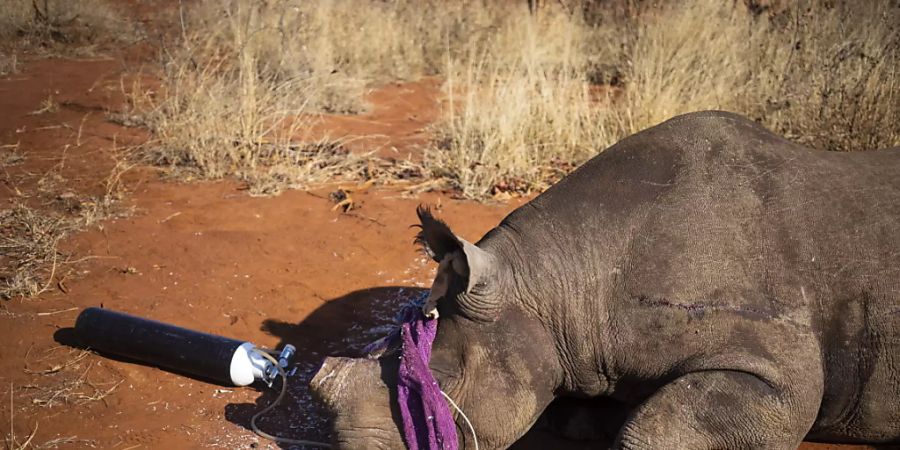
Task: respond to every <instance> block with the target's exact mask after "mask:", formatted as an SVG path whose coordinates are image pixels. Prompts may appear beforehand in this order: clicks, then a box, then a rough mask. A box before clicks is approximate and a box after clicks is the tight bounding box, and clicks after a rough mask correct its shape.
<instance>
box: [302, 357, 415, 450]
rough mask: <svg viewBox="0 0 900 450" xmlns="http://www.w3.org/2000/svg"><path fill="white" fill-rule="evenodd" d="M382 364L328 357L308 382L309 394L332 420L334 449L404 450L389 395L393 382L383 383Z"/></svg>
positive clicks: (392, 391) (394, 387)
mask: <svg viewBox="0 0 900 450" xmlns="http://www.w3.org/2000/svg"><path fill="white" fill-rule="evenodd" d="M384 364H385V362H384V361H382V360H374V359H367V358H362V359H357V358H341V357H329V358H325V361H324V362H323V363H322V367H321V368H320V369H319V371H318V372H317V373H316V375H315V376H314V377H313V379H312V380H311V381H310V382H309V386H310V390H311V391H312V393H313V395H314V396H315V397H316V398H318V399H319V400H320V401H322V402H323V403H324V404H325V406H326V408H327V409H328V410H329V412H330V413H331V415H332V417H333V418H334V433H333V435H332V437H333V441H334V443H335V444H336V447H338V448H348V449H354V448H360V449H363V448H398V449H400V448H404V445H403V438H402V437H401V436H400V431H399V428H398V426H397V422H396V420H395V417H397V415H396V414H397V412H396V411H395V410H396V407H395V405H394V404H395V403H396V402H392V401H391V396H392V395H393V393H394V392H396V380H394V379H393V378H391V379H390V381H386V380H385V377H383V376H382V374H383V373H396V369H393V370H390V369H384V368H383V366H384Z"/></svg>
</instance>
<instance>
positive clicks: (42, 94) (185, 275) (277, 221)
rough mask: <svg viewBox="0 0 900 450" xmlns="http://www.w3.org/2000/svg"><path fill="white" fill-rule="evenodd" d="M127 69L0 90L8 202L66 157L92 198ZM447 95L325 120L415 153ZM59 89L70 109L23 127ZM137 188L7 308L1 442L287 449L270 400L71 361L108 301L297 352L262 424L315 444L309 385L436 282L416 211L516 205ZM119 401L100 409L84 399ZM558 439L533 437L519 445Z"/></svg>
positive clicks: (151, 371) (457, 219)
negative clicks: (32, 290)
mask: <svg viewBox="0 0 900 450" xmlns="http://www.w3.org/2000/svg"><path fill="white" fill-rule="evenodd" d="M122 67H123V59H122V58H121V57H118V58H111V59H101V60H93V61H88V60H78V61H76V60H65V59H35V60H28V61H26V62H25V64H24V69H23V71H22V72H21V73H18V74H15V75H12V76H9V77H6V78H4V79H0V144H4V145H5V144H15V143H16V142H18V143H19V144H20V148H19V151H20V152H21V153H22V154H24V155H25V157H26V161H25V162H24V163H23V164H22V165H19V166H13V167H8V168H3V171H4V173H5V178H3V179H2V182H3V184H2V185H0V202H2V205H0V207H4V208H5V207H7V206H8V204H9V203H10V202H11V201H12V200H14V199H15V198H16V197H20V195H19V193H17V191H16V188H18V189H19V190H20V192H26V193H27V192H33V191H34V189H35V186H36V182H37V179H38V178H40V176H41V175H42V174H44V173H46V172H47V171H48V170H50V168H51V167H53V166H55V165H57V164H58V162H59V161H60V160H61V158H63V148H65V147H66V146H67V145H68V148H67V149H66V151H65V164H64V167H63V168H62V169H61V174H62V176H63V178H64V179H65V181H63V182H62V183H64V185H65V186H64V187H65V189H69V190H72V191H75V192H78V193H91V192H94V193H95V192H98V190H99V189H100V184H99V183H100V181H101V180H102V179H103V178H104V177H105V176H106V175H107V174H108V173H109V169H110V167H111V166H112V158H111V149H112V148H113V144H114V143H115V145H117V146H119V147H121V146H123V145H127V144H129V143H136V142H140V140H141V139H144V138H145V137H144V136H143V133H142V132H141V131H139V130H134V129H128V128H123V127H120V126H117V125H115V124H112V123H110V122H109V121H107V120H106V115H105V112H106V111H107V110H115V109H116V108H118V107H119V106H120V105H121V94H120V90H119V76H120V74H121V73H122ZM438 88H439V87H438V85H437V84H436V83H435V82H433V81H426V82H423V83H413V84H400V85H391V86H388V87H387V88H385V89H382V90H378V91H375V92H374V93H372V94H371V96H370V97H369V100H371V101H372V103H373V109H372V112H371V113H370V114H368V115H366V116H363V117H341V118H332V119H329V121H328V122H326V124H327V126H331V127H332V128H331V129H330V131H332V132H333V133H334V134H335V135H340V134H351V135H370V134H375V133H377V134H380V135H382V136H381V137H378V138H377V139H375V140H372V142H374V143H376V144H377V145H380V146H381V148H382V149H391V148H396V149H397V151H396V153H397V154H398V155H406V154H409V152H410V151H411V149H413V147H411V144H415V143H416V142H421V140H422V139H423V136H425V134H424V130H423V127H424V126H425V125H427V124H428V122H429V121H431V120H433V119H434V117H436V114H437V105H438V98H437V95H438ZM50 94H52V95H53V98H54V99H55V100H56V101H57V102H60V103H63V106H62V107H61V109H60V110H59V111H58V112H55V113H45V114H41V115H29V112H32V111H34V110H37V109H39V105H40V103H41V101H42V100H44V99H45V98H47V97H48V95H50ZM82 123H83V124H84V125H83V129H82V133H81V134H82V136H81V146H76V144H77V142H76V141H77V136H78V129H79V126H80V124H82ZM61 124H67V125H68V126H60V125H61ZM42 128H43V129H42ZM326 131H328V130H326ZM370 139H372V138H370ZM390 151H391V152H393V150H390ZM0 175H3V173H0ZM127 186H128V187H129V190H130V194H129V197H128V199H127V200H126V202H127V203H128V204H131V205H133V206H134V211H135V212H134V214H133V215H131V216H130V217H128V218H124V219H117V220H110V221H107V222H105V223H103V224H102V225H101V226H99V227H94V228H93V229H91V230H88V231H86V232H83V233H80V234H77V235H75V236H73V237H71V238H70V239H68V240H67V241H66V242H65V243H64V246H63V247H64V249H65V250H66V251H69V252H74V254H75V255H76V257H85V256H90V257H91V259H87V260H86V261H84V262H82V263H79V264H77V265H76V266H75V269H76V270H75V272H73V273H72V274H71V275H69V276H68V277H67V278H66V280H65V282H64V284H63V286H64V287H65V290H66V292H63V291H62V290H61V289H54V290H53V291H51V292H48V293H45V294H44V295H41V296H39V297H37V298H32V299H16V300H11V301H8V302H5V303H3V304H0V342H3V345H2V346H0V434H2V435H4V436H6V437H9V436H10V435H11V434H14V435H15V436H16V438H17V439H18V441H19V442H24V441H25V440H27V439H28V436H29V435H30V434H31V433H32V432H34V436H33V438H32V439H31V441H30V442H31V444H32V445H36V446H40V445H43V444H46V443H48V442H49V443H51V444H52V443H53V441H54V440H56V442H62V443H61V444H60V445H59V447H60V448H83V447H84V448H115V449H135V448H207V447H225V448H250V447H251V446H257V445H259V446H262V447H265V446H270V447H272V448H277V446H276V445H274V444H270V443H268V442H267V441H260V440H259V439H257V438H256V437H255V435H254V434H253V433H252V432H251V431H249V430H248V429H247V427H248V423H249V417H250V415H251V414H252V413H253V412H255V411H257V410H258V409H259V408H260V407H262V406H263V405H265V404H268V402H270V401H271V400H272V399H273V397H274V395H273V394H272V393H271V392H268V391H266V392H263V393H261V392H260V391H258V390H255V389H252V388H237V389H235V388H230V389H226V388H222V387H221V386H217V385H214V384H210V383H206V382H203V381H198V380H195V379H192V378H189V377H185V376H181V375H176V374H172V373H169V372H165V371H162V370H159V369H156V368H153V367H146V366H142V365H137V364H132V363H128V362H122V361H118V360H114V359H108V358H104V357H101V356H98V355H96V354H93V353H88V354H86V355H84V356H83V357H82V359H77V358H78V357H79V354H80V352H81V350H79V349H76V348H73V347H70V346H68V345H66V344H68V343H71V342H72V333H71V330H70V329H69V328H70V327H72V326H73V324H74V321H75V317H76V316H77V314H78V312H79V311H80V310H82V309H83V308H86V307H90V306H98V305H103V306H104V307H106V308H111V309H114V310H119V311H124V312H128V313H133V314H137V315H141V316H144V317H148V318H152V319H157V320H161V321H165V322H170V323H175V324H178V325H182V326H185V327H188V328H192V329H196V330H202V331H207V332H212V333H218V334H222V335H226V336H231V337H235V338H239V339H244V340H248V341H252V342H254V343H256V344H258V345H262V346H269V347H275V346H277V345H280V344H282V343H284V342H289V343H293V344H295V345H296V346H297V347H298V348H299V350H300V354H299V358H298V359H299V362H300V369H301V370H300V374H299V375H297V376H296V377H295V378H293V379H292V385H291V395H290V396H289V399H288V404H287V405H285V406H284V407H283V408H280V409H279V412H278V413H276V414H275V415H274V416H275V417H274V418H272V419H270V420H268V421H263V422H262V423H263V426H264V427H265V428H267V429H269V430H270V431H272V432H278V433H280V434H284V435H288V436H291V437H296V438H300V437H317V436H321V433H320V430H319V429H320V428H321V427H322V420H321V416H320V415H319V414H318V413H317V411H316V410H315V408H314V407H313V406H312V405H311V403H310V401H309V398H308V396H307V395H306V393H305V389H304V388H303V386H302V385H301V383H302V379H303V377H305V376H308V375H309V373H310V372H311V371H312V370H314V368H315V366H316V364H317V363H318V362H319V361H320V359H321V357H322V356H323V355H324V354H328V353H333V352H348V351H349V352H351V353H352V351H353V350H354V349H358V348H359V345H361V344H362V343H364V342H366V341H368V340H371V339H372V338H374V337H378V336H379V333H382V332H383V329H378V328H375V329H372V328H373V326H375V325H377V324H384V323H385V322H386V321H387V320H388V319H389V318H390V314H391V312H392V310H393V308H394V307H396V305H397V304H398V303H399V301H401V300H402V299H404V298H409V297H411V296H413V295H415V294H416V293H418V292H421V289H423V288H425V287H427V286H428V285H429V283H430V281H431V276H432V274H433V269H434V264H432V263H429V262H428V261H426V260H425V258H423V257H422V255H421V254H420V253H419V252H418V251H417V249H416V248H415V247H414V246H413V245H412V239H413V234H414V230H411V229H410V228H409V225H411V224H413V223H415V222H416V218H415V214H414V208H415V206H416V205H417V204H419V203H421V202H426V203H432V204H437V205H440V207H439V213H440V215H441V216H442V217H444V218H446V219H447V220H448V221H449V223H450V225H451V226H452V227H453V228H454V229H455V230H457V231H458V232H459V233H460V234H461V235H462V236H463V237H465V238H467V239H469V240H472V241H474V240H477V239H478V238H479V237H480V236H481V235H482V234H483V233H484V232H486V231H487V230H488V229H490V228H491V227H493V226H494V225H495V224H496V223H497V222H498V221H499V220H500V219H501V218H502V217H503V216H504V215H505V214H507V213H508V212H509V211H511V210H512V209H514V208H515V207H517V206H518V205H519V204H520V202H512V203H508V204H502V205H482V204H477V203H472V202H467V201H458V200H454V199H452V198H450V197H449V196H446V195H439V194H427V195H422V196H420V197H417V198H405V197H404V196H403V195H402V193H401V192H398V191H395V190H390V189H372V190H369V191H367V192H363V193H359V194H355V195H354V197H355V198H356V200H357V201H361V204H362V208H361V209H359V210H357V211H356V212H357V213H358V215H356V216H354V215H346V214H340V213H338V212H333V211H332V210H331V207H332V203H331V202H330V201H329V200H327V192H328V190H327V189H324V190H321V191H318V192H312V193H307V192H300V191H291V192H286V193H284V194H282V195H280V196H278V197H274V198H253V197H250V196H248V195H247V194H246V192H245V191H243V190H241V189H240V187H241V186H239V185H238V184H237V183H235V182H230V181H222V182H207V183H193V184H179V183H175V182H166V181H161V180H160V179H159V176H158V174H157V172H156V171H155V170H153V169H149V168H142V169H138V170H136V171H134V172H132V173H131V174H130V175H129V176H128V177H127ZM348 348H349V349H350V350H347V349H348ZM66 386H70V387H72V389H71V390H70V391H69V392H68V394H69V395H68V396H66V395H62V394H65V393H66V392H65V391H62V392H61V393H59V394H57V397H56V399H55V400H53V401H52V403H51V404H49V405H46V404H44V402H45V401H46V400H48V399H50V398H52V395H53V394H52V393H53V392H54V391H59V390H60V389H63V388H65V387H66ZM107 391H109V394H108V395H106V396H105V397H104V398H102V399H100V400H90V399H86V398H83V397H85V396H87V397H92V396H95V395H96V394H98V393H100V394H102V393H106V392H107ZM35 430H36V431H35ZM255 443H258V444H255ZM563 444H564V443H560V442H556V441H552V440H551V439H550V438H548V437H546V436H541V435H532V436H531V444H530V445H523V446H522V448H525V447H528V448H560V447H559V446H560V445H563ZM567 445H571V446H572V447H571V448H581V447H583V445H582V444H576V443H568V444H567ZM803 448H807V449H814V448H815V449H829V448H835V449H836V448H843V449H852V448H857V449H859V448H863V447H839V446H828V445H810V444H805V445H804V447H803Z"/></svg>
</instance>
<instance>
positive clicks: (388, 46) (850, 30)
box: [147, 0, 900, 199]
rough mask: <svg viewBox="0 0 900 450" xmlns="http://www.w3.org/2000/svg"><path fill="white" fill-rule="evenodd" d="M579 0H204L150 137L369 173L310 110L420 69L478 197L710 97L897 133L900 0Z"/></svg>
mask: <svg viewBox="0 0 900 450" xmlns="http://www.w3.org/2000/svg"><path fill="white" fill-rule="evenodd" d="M576 3H577V2H574V3H573V2H547V3H546V4H544V5H542V7H541V8H540V9H539V10H538V11H536V12H532V11H529V9H528V7H527V4H526V2H524V1H509V2H487V1H464V2H440V1H437V0H430V1H424V2H422V1H413V0H393V1H374V0H335V1H324V0H323V1H298V0H230V1H227V2H212V1H207V2H202V3H201V4H200V5H199V6H198V7H197V8H194V9H192V10H190V11H187V12H186V13H185V15H184V20H183V23H184V24H183V33H182V39H181V41H180V42H179V43H178V44H177V45H175V46H174V47H172V48H171V49H170V50H169V51H168V53H167V54H166V60H167V63H166V66H165V67H166V70H165V72H164V74H165V75H164V77H163V78H164V81H165V85H166V86H168V90H167V91H165V92H164V94H163V95H161V96H159V97H157V99H156V100H155V101H154V102H151V103H152V104H153V107H152V108H150V110H151V111H152V112H151V113H148V114H147V119H148V123H149V124H150V126H151V128H152V129H154V130H155V131H156V134H157V137H158V138H159V139H158V141H157V142H158V145H157V146H156V149H157V152H156V153H155V155H156V157H157V160H158V161H161V162H163V163H166V164H172V165H175V166H178V167H185V166H187V167H191V168H193V169H194V170H195V172H196V173H197V174H199V176H204V177H220V176H225V175H234V174H237V175H238V176H240V177H243V178H245V179H248V180H257V181H254V183H257V184H259V185H261V186H264V187H263V188H260V191H262V192H274V191H277V190H278V189H280V188H279V187H277V186H303V185H306V184H308V183H309V182H312V181H317V180H323V179H329V178H331V177H335V176H344V177H346V178H350V179H353V178H358V177H359V176H360V173H361V172H360V169H359V168H360V167H361V164H363V163H362V162H360V159H359V158H360V157H358V156H353V155H350V154H344V153H341V152H337V153H335V152H334V149H336V148H339V147H340V145H339V143H338V145H334V143H326V142H318V143H315V144H314V145H312V146H311V147H310V146H309V143H307V144H301V143H300V142H301V141H302V138H298V136H300V137H302V136H303V135H304V132H305V131H304V130H306V129H307V127H308V125H309V123H308V122H307V120H311V117H313V116H310V115H309V114H308V113H311V112H321V111H324V112H338V113H355V112H359V111H362V110H364V109H365V107H366V106H365V104H364V103H363V101H362V99H363V97H364V96H363V94H364V92H365V91H366V90H367V89H369V88H371V87H373V86H377V85H378V84H379V83H383V82H385V81H388V80H395V79H416V78H418V77H421V76H423V75H438V76H441V77H443V78H444V80H445V92H446V94H447V100H448V101H447V102H446V104H447V106H446V108H445V111H444V116H443V119H442V120H441V121H440V122H439V123H438V124H436V125H435V126H434V128H433V130H432V131H433V135H434V140H433V143H432V144H431V145H429V146H428V148H426V149H425V156H424V163H425V165H426V167H427V170H426V172H427V173H429V174H430V175H431V176H434V177H438V178H441V179H444V180H446V181H447V182H449V184H450V185H452V186H453V187H455V188H456V189H457V190H458V191H459V192H461V193H462V195H464V196H465V197H469V198H476V199H483V198H486V197H492V196H497V195H506V194H509V193H524V192H534V191H540V190H542V189H544V188H545V187H546V186H548V185H549V184H550V183H552V182H553V181H555V180H557V179H558V178H560V177H561V176H563V175H564V174H565V173H567V172H568V171H569V170H571V168H573V167H575V166H577V165H578V164H580V163H581V162H583V161H585V160H586V159H588V158H590V157H591V156H593V155H595V154H596V153H597V152H599V151H602V149H604V148H606V147H607V146H609V145H611V144H613V143H615V142H616V141H618V140H619V139H621V138H623V137H625V136H627V135H629V134H632V133H634V132H637V131H640V130H641V129H644V128H646V127H649V126H652V125H654V124H656V123H659V122H661V121H663V120H665V119H668V118H670V117H672V116H674V115H677V114H680V113H684V112H689V111H696V110H702V109H713V108H714V109H726V110H731V111H734V112H738V113H742V114H744V115H747V116H749V117H751V118H753V119H755V120H758V121H760V122H762V123H764V124H766V125H767V126H769V127H771V128H772V129H774V130H775V131H777V132H780V133H783V134H785V135H787V136H788V137H790V138H792V139H795V140H797V141H799V142H802V143H805V144H808V145H811V146H813V147H817V148H821V149H825V150H857V149H865V148H874V147H885V146H890V145H897V144H898V143H900V142H898V141H900V137H898V136H900V120H897V119H898V114H900V96H898V94H897V92H898V89H897V85H898V84H897V76H898V74H897V71H898V67H900V55H898V45H900V44H898V40H900V38H898V24H900V6H897V5H896V4H892V3H890V2H879V1H874V0H866V1H863V2H849V1H845V2H842V1H826V0H803V1H796V2H789V3H788V2H785V3H784V4H780V5H779V6H778V7H776V8H771V9H769V10H766V11H763V12H762V13H760V9H759V8H748V7H747V6H746V3H745V2H723V1H720V0H686V1H682V2H663V1H641V2H638V1H624V2H599V3H592V2H587V1H586V2H583V3H584V4H578V5H576ZM750 3H753V2H750ZM598 83H600V84H605V85H606V86H605V87H598V86H597V84H598ZM610 84H612V85H614V86H612V87H609V85H610ZM610 93H612V94H613V95H609V94H610ZM298 149H300V150H298ZM310 149H312V150H310ZM321 151H325V152H326V153H325V154H321V153H318V152H321ZM265 186H268V187H265Z"/></svg>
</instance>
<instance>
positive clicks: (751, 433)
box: [613, 370, 816, 450]
mask: <svg viewBox="0 0 900 450" xmlns="http://www.w3.org/2000/svg"><path fill="white" fill-rule="evenodd" d="M805 403H806V402H803V401H802V399H799V398H797V396H796V395H792V394H791V393H788V392H783V391H779V390H777V389H776V388H773V387H771V386H769V385H768V384H766V383H765V382H764V381H762V380H761V379H760V378H758V377H756V376H754V375H752V374H749V373H746V372H738V371H729V370H711V371H703V372H693V373H689V374H687V375H684V376H682V377H681V378H678V379H676V380H674V381H672V382H671V383H669V384H667V385H665V386H663V387H662V388H660V389H659V390H658V391H657V392H656V393H655V394H653V395H652V396H651V397H650V398H649V399H647V401H646V402H644V403H643V404H642V405H640V406H639V407H638V408H637V409H636V410H635V411H634V412H633V413H632V415H631V417H629V419H628V420H627V421H626V422H625V425H624V426H623V427H622V430H621V431H620V433H619V436H618V438H617V439H616V443H615V444H614V445H613V448H614V449H623V450H650V449H662V448H672V449H675V448H684V449H688V448H689V449H692V450H703V449H707V450H713V449H723V448H730V449H785V450H787V449H796V448H797V447H798V446H799V445H800V442H801V441H802V440H803V437H804V436H805V435H806V433H807V431H808V430H809V428H810V426H811V425H812V423H813V420H814V419H815V411H816V408H815V405H813V406H812V407H811V408H808V407H807V406H808V405H806V404H805ZM809 411H811V414H809V413H808V412H809ZM801 416H803V417H801ZM807 416H809V417H807Z"/></svg>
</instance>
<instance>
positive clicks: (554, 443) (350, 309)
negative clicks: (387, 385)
mask: <svg viewBox="0 0 900 450" xmlns="http://www.w3.org/2000/svg"><path fill="white" fill-rule="evenodd" d="M425 292H427V289H422V288H416V287H403V286H385V287H375V288H370V289H364V290H359V291H354V292H351V293H349V294H346V295H344V296H341V297H338V298H335V299H332V300H331V301H328V302H326V303H324V304H323V305H322V306H321V307H319V309H317V310H316V311H314V312H313V313H312V314H310V315H309V316H308V317H307V318H306V319H305V320H303V321H302V322H300V323H299V324H294V323H288V322H284V321H280V320H274V319H269V320H266V321H265V322H264V323H263V330H264V331H266V332H267V333H269V334H271V335H273V336H276V337H278V338H279V339H280V340H281V342H280V343H279V346H278V348H281V347H282V346H283V345H285V344H292V345H294V346H295V347H297V356H296V357H295V366H296V367H297V372H296V374H295V375H294V376H291V377H289V384H288V395H287V396H286V398H285V400H284V402H283V404H282V405H280V406H279V407H278V408H276V410H274V411H272V412H271V413H270V414H269V415H267V416H266V417H264V418H261V419H260V420H259V421H258V424H259V426H260V428H262V429H263V430H266V431H267V432H269V433H272V434H276V435H280V436H284V437H289V438H293V439H307V440H315V441H324V442H328V440H329V438H330V436H329V430H330V424H329V422H328V419H327V417H326V415H325V413H324V411H323V410H322V409H320V407H319V405H318V404H317V403H316V402H315V401H314V400H313V399H312V397H311V395H310V393H309V390H308V389H307V384H308V383H309V380H310V379H312V377H313V376H314V375H315V373H316V371H317V370H318V368H319V366H320V365H321V363H322V360H323V359H324V358H325V356H334V355H338V356H350V357H360V356H362V349H363V347H365V346H366V345H367V344H369V343H371V342H373V341H375V340H377V339H379V338H381V337H383V336H384V335H386V334H387V333H388V332H389V331H390V330H391V328H392V325H393V323H394V316H395V314H396V313H397V311H399V309H400V307H401V306H402V305H403V304H405V303H407V302H410V301H412V300H414V299H416V298H418V297H419V296H421V295H423V294H424V293H425ZM275 397H276V391H275V390H271V389H267V390H264V391H263V395H261V396H260V397H259V398H258V399H257V400H256V402H255V403H252V404H251V403H240V404H238V403H234V404H230V405H227V406H226V407H225V417H226V418H227V419H228V420H229V421H231V422H232V423H235V424H237V425H240V426H242V427H245V428H247V429H249V428H250V418H251V416H252V415H253V414H254V413H256V412H257V411H259V410H260V409H261V408H263V407H265V406H266V405H268V404H270V403H271V402H272V401H273V400H274V399H275ZM552 410H553V407H550V408H548V412H549V411H552ZM544 422H545V421H544V420H540V421H539V423H544ZM543 428H545V427H542V426H535V428H534V429H532V430H531V431H530V432H529V433H528V434H526V436H525V437H523V438H522V439H521V440H520V441H519V442H517V443H516V444H515V445H514V446H513V447H512V448H513V449H517V450H529V449H546V448H568V449H583V448H584V449H586V448H597V447H596V446H597V442H588V441H569V440H563V439H560V438H557V437H555V436H554V435H552V434H551V433H548V432H547V431H545V430H544V429H543ZM460 432H461V433H462V432H466V431H464V430H460ZM281 448H286V449H287V448H302V447H300V446H292V445H288V444H282V445H281Z"/></svg>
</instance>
